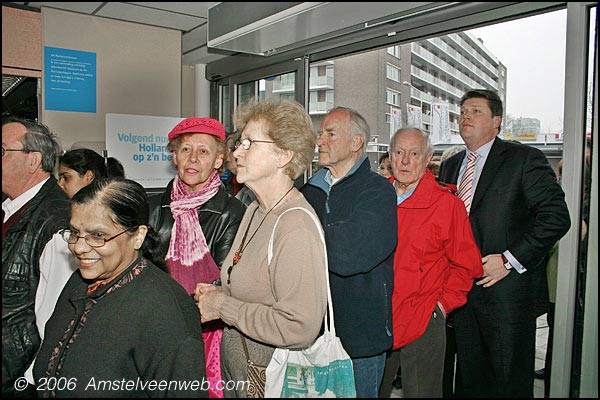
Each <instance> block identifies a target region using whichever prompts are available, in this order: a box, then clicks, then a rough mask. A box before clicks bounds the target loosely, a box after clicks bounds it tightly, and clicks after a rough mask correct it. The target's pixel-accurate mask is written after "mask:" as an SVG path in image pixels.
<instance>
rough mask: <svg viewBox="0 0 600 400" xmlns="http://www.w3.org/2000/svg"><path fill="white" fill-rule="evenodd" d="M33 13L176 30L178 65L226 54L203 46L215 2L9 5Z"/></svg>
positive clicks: (20, 3) (39, 3)
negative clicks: (179, 52)
mask: <svg viewBox="0 0 600 400" xmlns="http://www.w3.org/2000/svg"><path fill="white" fill-rule="evenodd" d="M2 4H3V5H7V4H18V5H23V6H27V7H31V8H35V9H38V10H39V9H41V7H42V6H44V7H51V8H57V9H60V10H67V11H73V12H78V13H82V14H87V15H94V16H97V17H104V18H112V19H118V20H121V21H130V22H135V23H140V24H145V25H152V26H160V27H163V28H170V29H176V30H179V31H181V33H182V43H181V48H182V63H183V64H187V65H192V64H207V63H209V62H211V61H215V60H218V59H221V58H224V57H226V56H227V55H229V54H233V53H230V52H225V51H219V50H212V49H211V51H210V52H209V50H208V48H207V46H206V38H207V35H206V29H207V17H208V8H209V7H211V6H213V5H215V4H218V2H141V3H121V2H64V3H63V2H29V1H28V2H12V3H2Z"/></svg>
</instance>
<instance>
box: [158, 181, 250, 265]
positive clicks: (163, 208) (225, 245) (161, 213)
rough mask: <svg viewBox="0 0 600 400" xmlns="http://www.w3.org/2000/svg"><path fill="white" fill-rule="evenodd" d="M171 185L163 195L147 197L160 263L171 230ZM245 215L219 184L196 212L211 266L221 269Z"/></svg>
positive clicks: (244, 209)
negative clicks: (215, 265)
mask: <svg viewBox="0 0 600 400" xmlns="http://www.w3.org/2000/svg"><path fill="white" fill-rule="evenodd" d="M172 189H173V181H171V182H169V184H168V185H167V188H166V190H165V192H164V193H157V194H154V195H150V196H149V198H148V200H149V203H150V224H151V225H152V226H153V227H154V229H155V230H156V231H157V232H158V235H159V236H160V247H161V248H160V250H161V254H162V258H163V259H164V258H165V257H166V255H167V251H168V249H169V242H170V240H171V230H172V228H173V223H174V222H175V220H174V219H173V214H171V209H170V208H169V205H170V204H171V191H172ZM245 211H246V206H244V205H243V204H242V202H241V201H239V200H238V199H236V198H235V197H233V196H231V195H230V194H228V193H227V192H226V191H225V186H223V184H221V187H220V188H219V191H218V192H217V194H215V195H214V196H213V197H212V198H211V199H210V200H208V201H207V202H206V203H204V204H203V205H202V207H200V209H199V210H198V219H199V220H200V226H201V227H202V232H203V233H204V237H205V238H206V243H207V244H208V248H209V250H210V254H211V255H212V257H213V259H214V260H215V263H216V264H217V266H218V267H219V269H220V268H221V264H223V261H224V260H225V257H227V254H228V253H229V249H230V248H231V245H232V244H233V239H235V234H236V233H237V230H238V227H239V226H240V222H242V217H243V216H244V212H245Z"/></svg>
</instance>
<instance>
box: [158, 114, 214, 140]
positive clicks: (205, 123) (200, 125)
mask: <svg viewBox="0 0 600 400" xmlns="http://www.w3.org/2000/svg"><path fill="white" fill-rule="evenodd" d="M183 133H204V134H207V135H213V136H216V137H218V138H219V139H221V140H223V141H224V140H225V127H224V126H223V124H222V123H220V122H219V121H217V120H216V119H213V118H208V117H202V118H197V117H192V118H186V119H184V120H183V121H181V122H180V123H178V124H177V125H175V128H173V129H172V130H171V132H169V142H172V141H173V139H175V138H176V137H177V136H179V135H181V134H183Z"/></svg>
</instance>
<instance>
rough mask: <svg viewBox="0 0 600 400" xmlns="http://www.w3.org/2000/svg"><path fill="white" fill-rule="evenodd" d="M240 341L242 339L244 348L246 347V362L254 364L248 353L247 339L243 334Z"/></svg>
mask: <svg viewBox="0 0 600 400" xmlns="http://www.w3.org/2000/svg"><path fill="white" fill-rule="evenodd" d="M240 339H242V346H243V347H244V353H246V360H247V361H248V362H252V360H250V353H248V346H247V345H246V338H245V337H244V335H242V334H241V333H240Z"/></svg>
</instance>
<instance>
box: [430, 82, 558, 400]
mask: <svg viewBox="0 0 600 400" xmlns="http://www.w3.org/2000/svg"><path fill="white" fill-rule="evenodd" d="M460 107H461V108H460V118H459V121H458V124H459V129H460V135H461V137H462V138H463V140H464V141H465V144H466V146H467V150H465V151H462V152H460V153H458V154H456V155H455V156H453V157H451V158H450V159H448V160H447V161H446V162H444V163H443V164H442V166H441V170H440V179H441V180H442V181H444V182H447V183H453V184H457V185H458V188H459V196H460V197H461V198H462V199H463V201H464V202H465V207H466V208H467V212H469V219H470V221H471V227H472V229H473V234H474V236H475V241H476V242H477V245H478V246H479V250H480V251H481V255H482V256H483V258H482V262H483V270H484V273H483V277H482V278H481V279H480V280H479V281H476V283H475V284H474V285H473V289H472V290H471V292H470V293H469V295H468V298H467V304H466V305H465V306H464V307H462V308H460V309H458V310H457V311H456V312H455V315H454V324H455V330H456V344H457V359H458V370H459V373H458V376H459V377H460V382H457V387H459V388H462V389H461V390H462V393H457V396H461V397H533V372H534V370H535V366H534V362H535V329H536V318H537V317H538V316H539V315H541V314H543V313H545V312H546V311H547V310H546V307H547V304H548V285H547V281H546V275H545V274H546V271H545V264H544V259H545V256H546V254H548V251H549V250H550V249H551V248H552V246H553V245H554V243H556V241H557V240H559V239H560V238H561V237H562V236H563V235H564V234H565V233H566V232H567V230H568V229H569V227H570V219H569V212H568V210H567V206H566V204H565V201H564V193H563V191H562V189H561V187H560V185H559V184H558V183H557V181H556V177H555V175H554V172H553V170H552V168H551V167H550V164H549V163H548V161H547V160H546V158H545V156H544V154H543V153H542V152H541V151H539V150H537V149H535V148H533V147H530V146H526V145H523V144H520V143H517V142H509V141H504V140H501V139H498V138H497V137H496V136H497V135H498V133H499V132H500V125H501V123H502V114H503V110H502V100H500V98H499V97H498V95H497V93H495V92H493V91H490V90H470V91H468V92H467V93H465V95H464V96H463V97H462V99H461V101H460Z"/></svg>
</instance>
